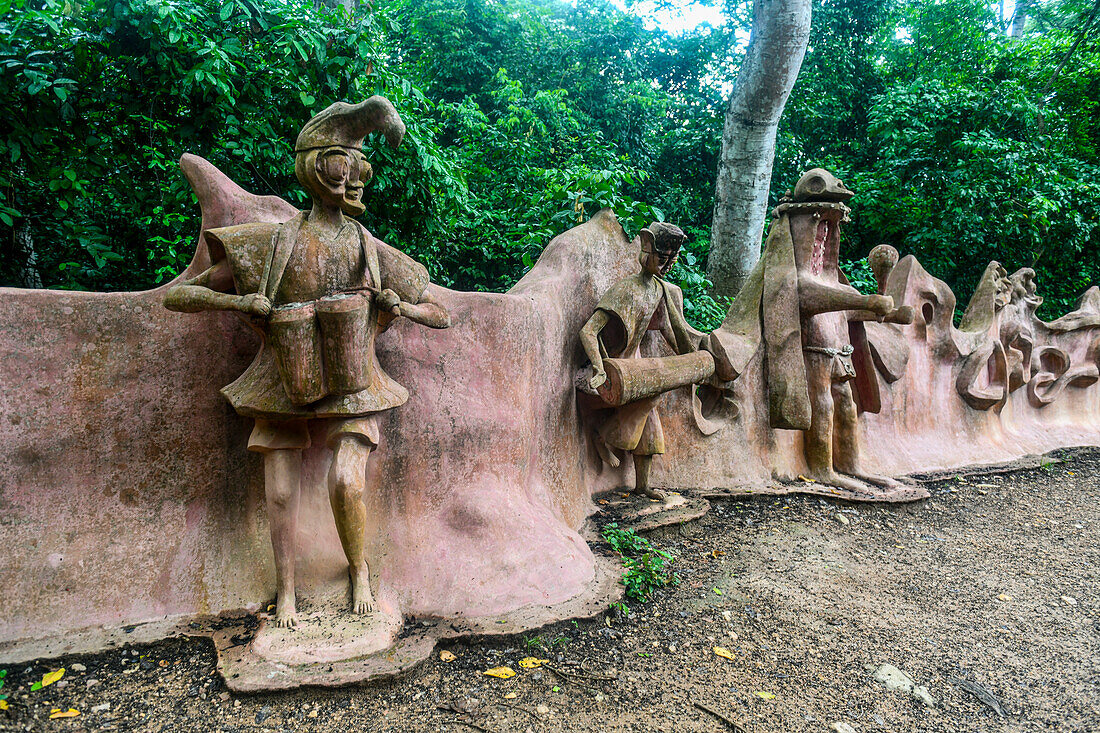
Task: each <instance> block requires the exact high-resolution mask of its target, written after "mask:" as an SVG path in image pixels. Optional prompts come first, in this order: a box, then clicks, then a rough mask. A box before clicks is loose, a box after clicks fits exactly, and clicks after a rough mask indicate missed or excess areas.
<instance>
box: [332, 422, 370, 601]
mask: <svg viewBox="0 0 1100 733" xmlns="http://www.w3.org/2000/svg"><path fill="white" fill-rule="evenodd" d="M370 451H371V449H370V446H369V445H367V444H366V443H364V442H363V441H361V440H359V439H358V438H356V437H354V436H351V435H345V436H343V437H341V438H339V440H338V441H337V443H336V446H335V448H334V449H333V451H332V465H331V466H329V472H328V496H329V502H330V503H331V504H332V514H333V516H334V517H335V519H336V531H337V532H338V533H339V535H340V544H341V545H343V547H344V554H345V555H346V556H347V558H348V575H349V576H350V578H351V610H352V612H353V613H369V612H370V611H373V610H374V596H373V595H372V594H371V590H370V569H369V567H368V566H367V556H366V539H365V538H364V536H363V534H364V530H365V528H366V525H367V507H366V504H364V503H363V490H364V488H365V484H366V482H367V459H368V458H369V457H370Z"/></svg>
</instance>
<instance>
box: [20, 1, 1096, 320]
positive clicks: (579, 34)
mask: <svg viewBox="0 0 1100 733" xmlns="http://www.w3.org/2000/svg"><path fill="white" fill-rule="evenodd" d="M725 5H726V10H727V13H728V15H729V17H730V22H729V23H728V24H727V25H726V26H725V27H722V28H718V29H712V28H709V27H704V28H701V29H699V30H697V31H695V32H692V33H688V34H683V35H678V36H671V35H669V34H667V33H664V32H663V31H660V30H652V29H648V28H646V25H645V23H644V22H643V20H642V19H641V18H640V17H637V16H636V15H634V14H631V13H628V12H624V11H622V10H620V9H619V8H618V7H616V6H615V5H614V4H613V3H612V2H610V0H596V2H591V3H569V2H564V0H492V1H491V2H490V0H427V1H423V2H421V1H414V0H398V2H395V3H386V4H380V5H373V6H370V5H367V4H362V5H360V6H359V7H358V8H357V10H356V11H355V12H354V13H353V14H350V15H349V14H348V13H347V12H346V11H345V10H344V9H343V8H339V7H338V8H336V9H330V8H328V7H326V5H325V3H317V2H314V1H313V0H85V1H84V2H79V3H78V2H73V0H14V2H13V3H3V4H0V104H2V105H3V107H4V109H5V110H6V111H7V117H6V119H7V121H8V124H7V125H5V126H3V127H0V160H3V161H4V165H3V166H0V284H5V285H12V284H13V285H20V284H23V283H24V270H25V269H26V267H27V266H28V262H29V259H28V258H29V256H30V255H31V250H33V254H34V257H35V258H36V262H34V266H35V268H36V269H37V271H38V273H39V274H40V276H41V279H42V280H43V282H44V284H45V285H46V286H48V287H64V288H79V289H96V290H119V289H137V288H144V287H150V286H152V285H155V284H157V283H160V282H164V281H165V280H167V279H169V278H171V277H173V276H174V275H175V274H176V273H178V272H179V271H180V270H181V269H182V267H183V266H184V265H185V264H186V263H187V262H188V261H189V259H190V256H191V254H192V252H193V248H194V241H195V237H196V233H197V232H198V229H199V224H200V223H199V217H198V215H199V212H198V210H197V206H196V205H195V202H194V198H193V196H192V194H191V192H190V190H189V187H188V186H187V184H186V182H185V181H184V179H183V177H182V176H181V175H180V173H179V171H178V168H177V165H176V161H177V160H178V158H179V156H180V155H181V154H182V153H184V152H192V153H196V154H199V155H202V156H203V157H206V158H208V159H209V160H211V161H212V162H213V163H214V164H215V165H217V166H218V167H219V168H221V169H222V170H224V171H225V172H226V173H227V174H228V175H229V176H230V178H232V179H233V180H235V181H237V182H238V183H240V184H241V185H242V186H244V187H245V188H246V189H248V190H250V191H253V192H254V193H258V194H271V195H276V196H280V197H283V198H285V199H288V200H290V201H293V202H295V203H296V204H303V203H304V201H305V199H304V195H303V193H302V191H301V190H300V187H299V186H298V184H297V181H296V180H295V179H294V176H293V165H292V163H293V161H292V158H291V144H292V142H293V139H294V136H295V135H296V133H297V131H298V129H299V128H300V126H301V124H302V123H303V122H304V121H305V120H306V119H308V118H309V116H311V115H312V114H314V113H316V112H317V111H319V110H320V109H322V108H323V107H325V106H326V105H328V104H329V103H331V102H333V101H336V100H339V99H345V100H354V99H363V98H365V97H367V96H369V95H371V94H374V93H382V94H385V95H386V96H388V97H389V98H390V99H391V100H393V101H394V103H395V104H396V106H397V107H398V109H399V110H400V112H401V114H402V117H403V118H404V119H405V121H406V124H407V126H408V134H407V137H406V141H405V143H404V144H403V145H402V146H401V148H399V149H398V150H396V151H393V150H390V149H388V148H385V147H384V146H383V145H382V144H381V141H378V140H372V141H369V143H368V144H369V147H370V148H371V150H370V151H369V153H368V154H369V155H370V157H371V159H372V161H373V162H374V164H375V170H376V172H377V175H376V177H375V179H374V181H373V183H372V185H371V188H370V189H369V191H368V195H367V197H366V203H367V206H368V211H367V213H366V214H365V215H364V217H363V219H364V223H365V224H366V225H367V226H368V227H369V228H370V229H371V230H372V231H374V232H375V233H376V234H378V236H380V237H381V238H382V239H384V240H386V241H388V242H390V243H391V244H394V245H396V246H399V247H401V248H403V249H405V250H406V251H408V252H410V253H411V254H413V255H414V256H416V257H418V258H420V259H421V260H422V261H424V262H425V263H426V264H427V265H428V267H429V270H430V272H431V275H432V277H433V279H434V280H436V281H437V282H440V283H442V284H444V285H449V286H452V287H455V288H458V289H467V290H470V289H472V290H495V291H499V290H505V289H507V288H508V287H510V286H511V285H513V284H514V283H515V282H516V281H517V280H518V279H519V278H521V277H522V276H523V275H524V273H525V272H526V271H527V270H528V269H529V268H530V267H531V266H532V264H533V263H534V261H535V259H537V257H538V256H539V254H540V253H541V251H542V248H543V247H545V245H546V244H547V243H548V242H549V241H550V239H552V238H553V237H554V236H555V235H557V234H559V233H560V232H562V231H564V230H566V229H567V228H569V227H571V226H574V225H575V224H577V223H579V222H583V221H585V220H586V219H587V218H588V217H590V216H591V215H592V214H594V213H595V212H596V211H598V210H599V209H600V208H603V207H610V208H612V209H614V210H615V212H616V214H617V215H618V216H619V219H620V221H621V222H622V223H623V226H624V228H625V229H626V230H627V232H628V234H630V235H633V234H634V232H636V231H637V229H638V228H640V227H641V226H644V225H645V224H646V223H648V222H649V221H651V220H654V219H664V220H667V221H671V222H674V223H676V224H679V225H680V226H681V227H682V228H684V230H685V231H686V232H687V233H688V234H689V240H688V243H687V244H686V246H685V248H684V250H683V252H682V255H681V258H680V261H679V263H678V264H677V266H676V267H675V268H674V269H673V271H672V272H671V273H670V279H671V280H673V281H674V282H676V283H677V284H679V285H680V287H681V288H683V291H684V296H685V312H686V314H687V317H688V320H689V321H690V322H691V323H692V324H693V325H694V326H696V327H698V328H701V329H706V330H709V329H711V328H713V327H714V326H716V325H717V324H718V323H720V322H721V320H722V318H723V316H724V312H725V310H726V307H727V305H728V304H727V303H726V302H725V301H717V302H716V301H715V300H713V299H712V298H710V296H709V295H708V294H707V291H708V289H709V285H710V284H709V282H708V281H707V279H706V275H705V271H706V260H707V254H708V249H709V227H710V217H711V212H712V208H713V196H714V180H715V171H716V168H717V156H718V150H719V140H720V136H721V128H722V122H723V115H724V111H725V104H726V95H727V94H728V91H729V86H728V85H729V84H730V83H731V82H732V80H733V79H734V78H735V76H736V73H737V64H738V62H739V59H740V55H741V52H742V49H743V46H744V30H745V29H746V28H747V24H748V18H749V11H750V10H751V4H749V3H746V2H727V3H726V4H725ZM998 7H1000V6H995V5H989V4H986V3H983V2H981V1H980V0H941V1H940V2H936V3H918V2H909V1H908V0H816V1H815V3H814V9H813V12H814V15H813V18H814V20H813V27H812V30H811V40H810V46H809V51H808V53H807V55H806V59H805V62H804V63H803V67H802V71H801V74H800V77H799V80H798V83H797V85H796V87H795V89H794V92H793V93H792V96H791V98H790V101H789V103H788V106H787V110H786V112H785V114H784V117H783V120H782V122H781V127H780V131H779V137H778V148H777V155H776V161H775V170H774V177H773V181H774V185H773V201H774V200H775V199H777V198H778V196H779V195H780V194H781V193H782V191H783V190H785V189H786V188H789V187H790V186H791V185H793V183H794V181H795V180H796V178H797V176H798V175H799V173H800V172H801V171H803V170H805V169H807V168H809V167H813V166H824V167H828V168H830V169H832V170H834V171H836V172H837V173H839V174H840V175H841V176H842V178H844V179H845V181H846V182H847V183H848V184H849V185H850V186H851V187H852V188H853V189H855V191H856V193H857V195H856V198H855V199H854V200H853V202H852V204H853V207H854V216H853V219H854V221H853V223H852V224H851V225H850V226H848V227H847V229H846V231H845V236H844V239H843V240H842V243H841V247H842V251H841V257H842V260H844V261H846V268H847V271H848V273H849V276H850V278H851V279H852V281H853V284H855V285H856V286H857V287H859V288H861V289H865V290H869V289H871V288H872V287H873V280H872V279H871V278H870V277H869V274H868V272H867V271H866V265H865V264H860V262H861V261H862V258H863V257H865V256H866V254H867V252H868V251H869V250H870V249H871V248H872V247H873V246H875V245H877V244H879V243H883V242H885V243H889V244H891V245H893V246H894V247H896V248H897V249H898V250H899V252H900V253H901V254H902V255H906V254H915V255H916V256H917V257H919V258H920V260H921V261H922V263H923V264H924V265H925V266H926V267H927V268H928V269H929V271H931V272H932V274H933V275H936V276H937V277H940V278H942V279H944V280H946V281H947V282H948V283H949V284H950V285H951V286H952V288H953V289H954V290H955V292H956V293H957V294H958V295H959V302H960V307H964V306H965V304H966V302H967V300H968V297H969V294H970V292H971V291H972V289H973V287H974V286H975V284H976V282H977V280H978V278H979V277H980V274H981V272H982V271H983V269H984V268H985V265H986V263H987V262H988V261H989V260H991V259H996V260H999V261H1001V262H1002V263H1003V264H1004V265H1005V266H1006V267H1007V268H1008V269H1009V270H1010V271H1012V270H1014V269H1016V268H1018V267H1022V266H1031V267H1034V268H1035V269H1036V270H1037V272H1038V278H1039V287H1040V290H1041V292H1042V293H1043V295H1044V296H1045V297H1046V302H1045V303H1044V306H1043V310H1042V311H1041V314H1042V315H1044V316H1045V317H1051V316H1054V315H1056V314H1058V313H1060V312H1064V311H1065V310H1066V309H1068V308H1070V307H1072V305H1073V303H1074V300H1075V299H1076V298H1077V297H1078V295H1079V293H1080V292H1081V291H1082V290H1083V289H1084V288H1086V287H1087V286H1088V285H1090V284H1093V283H1096V282H1098V281H1100V259H1098V258H1097V256H1096V253H1097V252H1098V251H1100V188H1098V186H1100V113H1098V112H1100V36H1098V35H1097V34H1096V33H1095V32H1091V33H1085V34H1084V35H1081V29H1082V27H1083V26H1082V24H1083V22H1084V19H1085V17H1086V16H1087V14H1088V13H1089V12H1090V11H1091V8H1092V3H1091V2H1090V1H1087V0H1045V1H1044V2H1042V3H1035V4H1032V5H1031V6H1029V12H1030V20H1029V21H1028V23H1027V25H1026V27H1025V30H1024V34H1023V36H1022V37H1019V38H1013V37H1009V36H1008V35H1007V33H1006V30H1007V28H1006V26H1007V19H1005V18H1002V17H1000V16H999V15H998V13H997V12H996V11H997V8H998ZM1079 37H1080V38H1081V39H1082V40H1081V42H1080V43H1077V40H1078V38H1079ZM1075 44H1076V45H1075ZM1071 48H1072V49H1073V55H1072V57H1068V56H1067V53H1068V52H1069V51H1070V49H1071ZM28 247H29V248H30V249H28Z"/></svg>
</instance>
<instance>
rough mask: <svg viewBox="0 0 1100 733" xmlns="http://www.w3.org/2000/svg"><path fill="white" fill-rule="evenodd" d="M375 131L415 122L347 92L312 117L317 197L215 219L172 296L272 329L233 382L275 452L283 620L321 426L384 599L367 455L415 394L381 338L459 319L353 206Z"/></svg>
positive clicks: (307, 147)
mask: <svg viewBox="0 0 1100 733" xmlns="http://www.w3.org/2000/svg"><path fill="white" fill-rule="evenodd" d="M374 131H381V132H383V133H384V134H385V136H386V139H387V141H388V142H389V144H390V145H391V146H394V147H396V146H397V144H398V143H399V142H400V141H401V138H402V137H403V135H404V132H405V125H404V123H403V122H402V121H401V118H400V116H399V115H398V114H397V110H395V109H394V107H393V105H392V104H391V103H390V102H389V100H387V99H385V98H384V97H379V96H374V97H371V98H370V99H368V100H366V101H365V102H361V103H359V104H347V103H345V102H336V103H335V104H333V105H331V106H330V107H328V108H327V109H325V110H324V111H322V112H321V113H319V114H318V115H317V116H315V117H314V118H313V119H311V120H310V121H309V122H308V123H306V125H305V126H304V127H303V128H302V131H301V133H300V134H299V135H298V139H297V142H296V144H295V149H294V154H295V157H294V172H295V174H296V175H297V177H298V180H299V182H301V184H302V185H303V186H304V187H305V188H306V190H307V191H308V192H309V194H310V196H311V198H312V201H313V206H312V208H311V209H310V210H309V211H302V212H299V213H298V214H297V215H296V216H294V217H293V218H291V219H290V220H289V221H286V222H284V223H282V224H273V223H252V224H242V225H239V226H231V227H223V228H219V229H210V230H207V231H205V232H204V235H205V237H206V241H207V244H208V246H209V248H210V252H211V259H212V261H213V264H212V266H211V267H210V268H209V269H207V270H206V271H205V272H203V273H202V274H200V275H198V276H197V277H195V278H193V279H191V280H188V281H186V282H184V283H182V284H180V285H177V286H175V287H173V288H171V289H170V290H169V291H168V293H167V296H166V297H165V306H166V307H167V308H169V309H171V310H176V311H184V312H196V311H204V310H233V311H238V312H240V313H243V314H246V315H247V316H248V317H250V319H251V322H252V325H253V326H254V327H255V328H256V330H257V331H259V333H260V334H261V335H262V337H263V346H262V348H261V349H260V352H259V353H258V354H257V355H256V358H255V360H254V361H253V362H252V364H251V365H250V366H249V367H248V369H247V370H246V371H245V373H244V374H242V375H241V377H240V378H238V379H237V380H236V381H235V382H233V383H232V384H230V385H229V386H227V387H225V388H224V389H223V390H222V394H224V395H225V397H226V398H227V399H228V400H229V402H230V403H231V404H232V405H233V407H234V408H235V409H236V410H237V412H238V413H239V414H241V415H244V416H247V417H251V418H254V419H255V421H256V423H255V427H254V429H253V431H252V434H251V436H250V437H249V440H248V449H249V450H251V451H256V452H258V453H261V454H263V456H264V493H265V497H266V502H267V510H268V520H269V522H270V524H271V542H272V545H273V548H274V552H275V573H276V582H277V586H278V601H277V606H276V617H275V622H276V624H277V625H278V626H283V627H289V626H294V625H295V624H296V623H297V611H296V603H295V589H294V561H295V545H294V543H295V538H296V535H297V531H298V504H299V499H300V494H301V473H302V451H303V450H305V449H307V448H309V447H310V445H311V432H312V433H313V434H321V435H324V436H325V440H326V442H327V445H328V447H329V448H331V450H332V462H331V464H330V467H329V472H328V489H329V499H330V504H331V507H332V512H333V516H334V517H335V520H336V528H337V531H338V533H339V536H340V543H341V545H342V546H343V549H344V554H345V555H346V556H347V560H348V574H349V576H350V582H351V609H352V611H354V612H355V613H367V612H370V611H372V610H374V607H375V600H374V594H373V593H372V590H371V585H370V572H369V568H368V564H367V557H366V538H365V537H364V534H365V528H366V524H367V517H366V506H365V504H364V501H363V491H364V488H365V483H366V470H367V461H368V458H369V456H370V453H371V451H372V450H374V449H375V448H376V447H377V446H378V441H379V414H380V413H381V412H382V411H384V410H389V409H392V408H394V407H397V406H399V405H402V404H404V403H405V401H406V400H408V398H409V393H408V391H407V390H406V389H405V387H403V386H402V385H400V384H398V383H397V382H396V381H394V380H393V379H392V378H390V376H389V375H387V374H386V373H385V372H384V371H383V370H382V368H381V366H380V365H379V364H378V360H377V357H376V355H375V348H374V339H375V337H376V336H377V334H378V333H379V332H381V331H382V330H383V329H385V328H386V326H387V325H388V324H389V323H390V321H392V320H393V319H394V318H397V317H405V318H408V319H410V320H413V321H416V322H418V323H421V324H424V325H426V326H429V327H431V328H447V327H448V326H449V325H450V316H449V314H448V312H447V310H446V309H445V308H444V307H443V306H442V305H440V304H439V303H437V302H436V301H434V300H433V299H432V297H431V295H430V294H429V293H428V291H427V290H426V288H427V285H428V272H427V270H426V269H425V268H424V266H423V265H421V264H420V263H418V262H416V261H414V260H413V259H412V258H410V257H408V256H407V255H405V254H404V253H402V252H400V251H398V250H397V249H394V248H393V247H390V246H389V245H387V244H385V243H384V242H381V241H380V240H378V239H375V238H374V237H373V236H372V235H371V233H370V232H369V231H367V230H366V228H365V227H363V225H362V224H360V223H359V222H357V221H355V220H354V219H352V218H350V217H353V216H359V215H360V214H362V213H363V212H364V211H365V207H364V205H363V201H362V198H363V187H364V185H365V184H366V183H367V182H368V181H369V180H370V179H371V176H372V171H371V166H370V164H369V163H368V162H367V160H366V158H365V157H364V156H363V151H362V147H363V140H364V138H365V137H366V136H367V135H368V134H370V133H371V132H374ZM318 421H321V423H320V425H318V424H317V422H318ZM311 424H312V428H313V429H312V431H311Z"/></svg>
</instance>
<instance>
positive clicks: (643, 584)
mask: <svg viewBox="0 0 1100 733" xmlns="http://www.w3.org/2000/svg"><path fill="white" fill-rule="evenodd" d="M601 534H602V535H603V538H604V541H606V542H607V544H609V545H611V549H613V550H615V552H617V553H619V555H620V556H621V557H622V558H623V567H624V569H625V572H623V585H624V586H625V587H626V597H627V598H630V599H631V600H635V601H641V602H645V601H648V600H649V598H650V595H651V594H652V593H653V591H654V590H656V589H657V588H663V587H665V586H667V585H675V584H676V583H677V582H679V580H680V579H679V578H678V577H677V575H676V573H674V572H672V569H671V566H672V563H673V561H675V559H676V557H675V555H673V554H672V553H671V552H669V551H667V550H661V549H659V548H657V547H655V546H654V545H653V543H652V542H650V541H649V540H648V539H646V538H645V537H641V536H639V535H638V533H637V532H635V531H634V530H632V529H622V528H621V527H619V525H618V524H617V523H615V522H612V523H610V524H607V525H605V526H604V528H603V530H602V532H601ZM624 609H627V606H626V604H614V603H613V604H612V611H617V612H618V613H619V614H620V615H623V610H624ZM627 610H628V609H627Z"/></svg>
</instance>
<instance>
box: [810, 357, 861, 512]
mask: <svg viewBox="0 0 1100 733" xmlns="http://www.w3.org/2000/svg"><path fill="white" fill-rule="evenodd" d="M832 381H833V380H832V361H831V359H830V358H829V357H824V358H823V357H819V356H817V355H814V356H813V357H812V358H809V359H807V360H806V382H807V386H808V387H809V390H810V429H809V430H807V431H805V432H804V433H803V434H802V440H803V442H804V443H805V452H806V463H807V465H808V466H809V470H810V478H813V479H815V480H817V481H820V482H821V483H823V484H828V485H829V486H838V487H840V488H842V489H848V490H849V491H856V492H859V493H867V486H866V485H864V484H863V483H862V482H860V481H856V480H854V479H852V478H849V477H847V476H842V475H841V474H839V473H837V472H836V471H835V470H834V469H833V417H834V415H833V411H834V407H835V406H834V404H833V390H832V386H833V385H832ZM844 386H847V385H844ZM848 395H849V397H850V396H851V391H850V390H849V392H848Z"/></svg>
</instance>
